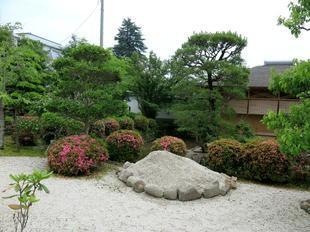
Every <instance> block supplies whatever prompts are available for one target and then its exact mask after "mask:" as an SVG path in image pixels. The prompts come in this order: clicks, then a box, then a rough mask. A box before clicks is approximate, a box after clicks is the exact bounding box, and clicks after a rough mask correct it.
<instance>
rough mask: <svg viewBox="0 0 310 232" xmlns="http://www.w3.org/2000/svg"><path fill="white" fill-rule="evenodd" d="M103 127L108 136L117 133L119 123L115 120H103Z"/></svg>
mask: <svg viewBox="0 0 310 232" xmlns="http://www.w3.org/2000/svg"><path fill="white" fill-rule="evenodd" d="M104 126H105V134H106V135H110V134H111V133H113V132H114V131H117V130H119V129H120V125H119V122H118V121H117V120H116V119H115V118H105V119H104Z"/></svg>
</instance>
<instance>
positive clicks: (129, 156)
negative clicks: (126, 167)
mask: <svg viewBox="0 0 310 232" xmlns="http://www.w3.org/2000/svg"><path fill="white" fill-rule="evenodd" d="M106 142H107V144H108V148H109V152H110V157H111V160H115V161H134V160H135V159H136V158H137V157H138V155H139V152H140V151H141V148H142V146H143V138H142V137H141V135H140V134H139V133H138V132H136V131H132V130H119V131H115V132H113V133H112V134H111V135H109V136H108V137H107V139H106Z"/></svg>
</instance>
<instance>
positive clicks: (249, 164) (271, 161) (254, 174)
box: [240, 140, 290, 183]
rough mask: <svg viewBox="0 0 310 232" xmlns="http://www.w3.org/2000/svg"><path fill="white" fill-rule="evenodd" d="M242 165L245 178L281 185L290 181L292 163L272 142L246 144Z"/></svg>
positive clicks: (242, 174)
mask: <svg viewBox="0 0 310 232" xmlns="http://www.w3.org/2000/svg"><path fill="white" fill-rule="evenodd" d="M240 163H241V164H242V172H241V176H243V177H244V178H247V179H252V180H259V181H264V182H269V181H272V182H280V183H281V182H286V181H287V180H288V175H289V167H290V163H289V161H288V159H287V158H286V156H285V155H284V154H283V153H281V152H280V150H279V145H278V144H277V143H276V142H274V141H272V140H270V141H268V140H267V141H257V142H253V143H247V144H245V145H244V148H243V153H242V155H241V157H240Z"/></svg>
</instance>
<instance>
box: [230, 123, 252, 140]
mask: <svg viewBox="0 0 310 232" xmlns="http://www.w3.org/2000/svg"><path fill="white" fill-rule="evenodd" d="M254 137H255V135H254V131H253V129H252V128H251V126H250V125H249V124H248V123H246V122H245V121H240V122H238V123H237V124H236V125H235V127H234V135H233V138H234V139H236V140H238V141H239V142H241V143H244V142H247V141H248V140H250V139H253V138H254Z"/></svg>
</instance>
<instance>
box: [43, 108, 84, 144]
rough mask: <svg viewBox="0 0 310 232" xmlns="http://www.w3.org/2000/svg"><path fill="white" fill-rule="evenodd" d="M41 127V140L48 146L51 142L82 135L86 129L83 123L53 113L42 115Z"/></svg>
mask: <svg viewBox="0 0 310 232" xmlns="http://www.w3.org/2000/svg"><path fill="white" fill-rule="evenodd" d="M40 125H41V138H42V139H43V140H44V141H45V143H47V144H49V143H50V141H51V140H55V139H59V138H61V137H65V136H69V135H74V134H80V133H82V132H83V129H84V124H83V123H82V122H80V121H77V120H74V119H71V118H66V117H63V116H61V115H59V114H57V113H52V112H47V113H44V114H42V116H41V118H40Z"/></svg>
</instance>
